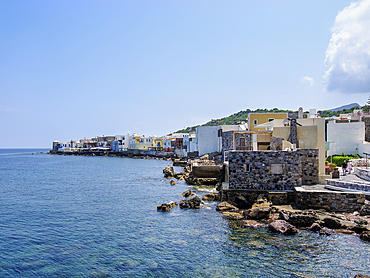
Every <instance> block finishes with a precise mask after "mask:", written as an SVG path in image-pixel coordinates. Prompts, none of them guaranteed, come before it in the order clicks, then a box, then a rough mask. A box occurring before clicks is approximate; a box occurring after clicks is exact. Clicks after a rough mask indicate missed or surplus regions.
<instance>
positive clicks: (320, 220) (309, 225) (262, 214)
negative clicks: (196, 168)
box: [158, 158, 370, 242]
mask: <svg viewBox="0 0 370 278" xmlns="http://www.w3.org/2000/svg"><path fill="white" fill-rule="evenodd" d="M195 162H196V163H199V164H201V165H207V164H208V165H217V164H216V163H215V162H214V161H212V160H208V158H203V159H198V160H196V161H195ZM192 163H194V160H193V161H188V162H187V163H184V164H183V165H185V166H184V172H181V173H175V172H174V170H173V167H172V166H167V167H166V168H165V169H164V170H163V174H164V176H165V177H166V178H168V179H171V184H176V182H175V181H174V179H178V180H184V181H185V182H186V183H187V184H189V185H195V186H213V187H214V189H216V190H217V189H218V188H219V186H220V184H221V182H222V179H220V178H198V177H195V176H194V175H193V173H192V169H191V165H192ZM219 167H220V169H221V166H219ZM221 172H222V169H221ZM193 195H194V193H193V192H192V191H191V190H190V189H189V190H187V191H185V192H184V193H183V194H182V196H183V197H185V198H187V199H185V200H181V201H180V208H191V209H199V208H200V207H201V206H202V205H203V204H204V203H203V202H202V200H203V201H207V202H209V201H215V202H219V204H218V205H217V207H216V210H217V211H219V212H220V213H222V215H223V216H224V217H226V218H228V219H231V220H237V225H238V226H240V227H251V228H267V229H268V230H270V231H272V232H278V233H281V234H284V235H294V234H296V233H297V232H298V231H299V229H306V230H309V231H311V232H315V233H317V234H318V235H321V236H330V235H331V234H333V233H340V234H357V235H359V237H360V238H361V239H362V240H364V241H369V242H370V203H367V204H365V205H364V206H363V207H362V208H361V210H360V211H355V212H352V213H348V212H347V213H344V212H343V213H334V212H330V211H327V210H325V209H307V210H299V209H296V208H295V207H294V204H290V205H273V204H272V202H271V200H269V198H268V196H267V195H264V194H259V196H258V198H257V200H256V201H255V203H253V204H249V205H248V204H247V207H246V202H244V203H243V205H240V203H239V204H238V203H236V202H232V201H221V197H220V194H219V193H207V194H205V195H204V196H203V197H202V200H200V198H199V197H197V196H195V197H192V196H193ZM191 197H192V198H191ZM188 198H190V199H188ZM164 205H167V206H169V204H162V205H161V206H164ZM161 206H158V210H159V211H160V210H162V209H160V207H161ZM171 208H172V207H171ZM162 211H163V210H162Z"/></svg>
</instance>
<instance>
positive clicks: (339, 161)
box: [326, 154, 361, 167]
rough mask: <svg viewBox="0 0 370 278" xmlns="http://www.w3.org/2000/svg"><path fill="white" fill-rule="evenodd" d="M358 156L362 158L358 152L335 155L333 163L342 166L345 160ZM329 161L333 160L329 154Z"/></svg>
mask: <svg viewBox="0 0 370 278" xmlns="http://www.w3.org/2000/svg"><path fill="white" fill-rule="evenodd" d="M358 158H361V157H360V156H359V155H358V154H352V155H333V164H335V165H337V166H339V167H340V166H342V163H343V161H344V160H346V161H347V163H348V161H349V160H350V159H358ZM326 161H327V162H329V163H330V162H331V157H330V156H329V157H328V158H327V159H326Z"/></svg>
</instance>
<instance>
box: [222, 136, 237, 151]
mask: <svg viewBox="0 0 370 278" xmlns="http://www.w3.org/2000/svg"><path fill="white" fill-rule="evenodd" d="M233 134H234V131H225V132H222V152H226V151H231V150H232V149H233V147H234V146H233Z"/></svg>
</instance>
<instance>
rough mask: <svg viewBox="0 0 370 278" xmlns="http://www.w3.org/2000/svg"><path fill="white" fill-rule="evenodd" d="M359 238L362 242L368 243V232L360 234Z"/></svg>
mask: <svg viewBox="0 0 370 278" xmlns="http://www.w3.org/2000/svg"><path fill="white" fill-rule="evenodd" d="M360 238H361V239H362V240H364V241H370V231H365V232H362V233H361V234H360Z"/></svg>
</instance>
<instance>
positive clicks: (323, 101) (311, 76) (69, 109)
mask: <svg viewBox="0 0 370 278" xmlns="http://www.w3.org/2000/svg"><path fill="white" fill-rule="evenodd" d="M369 2H370V0H365V1H358V2H353V3H352V2H351V1H341V0H327V1H319V0H317V1H272V0H271V1H246V0H243V1H217V0H212V1H202V0H197V1H189V0H187V1H173V0H171V1H160V0H159V1H92V0H88V1H82V0H81V1H17V0H12V1H7V0H0V37H1V41H0V65H1V66H0V147H2V148H10V147H50V146H51V142H52V141H54V140H59V141H67V140H71V139H80V138H83V137H94V136H97V135H115V134H126V133H128V132H129V133H134V132H136V133H138V134H145V135H157V136H160V135H165V134H168V133H170V132H171V131H175V130H178V129H181V128H184V127H186V126H192V125H195V124H202V123H205V122H207V121H208V120H210V119H212V118H220V117H224V116H227V115H230V114H232V113H235V112H238V111H240V110H245V109H247V108H250V109H256V108H274V107H278V108H284V109H293V110H297V109H298V107H300V106H302V107H303V108H304V109H305V110H308V109H310V108H317V109H330V108H334V107H338V106H341V105H344V104H348V103H352V102H358V103H360V104H361V105H363V104H365V103H366V101H367V99H368V97H369V93H370V89H369V88H370V74H369V71H370V33H369V32H370V31H369V30H370V28H367V27H370V25H369V21H370V16H369V15H370V3H369ZM351 3H352V4H351ZM359 26H360V27H359Z"/></svg>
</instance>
